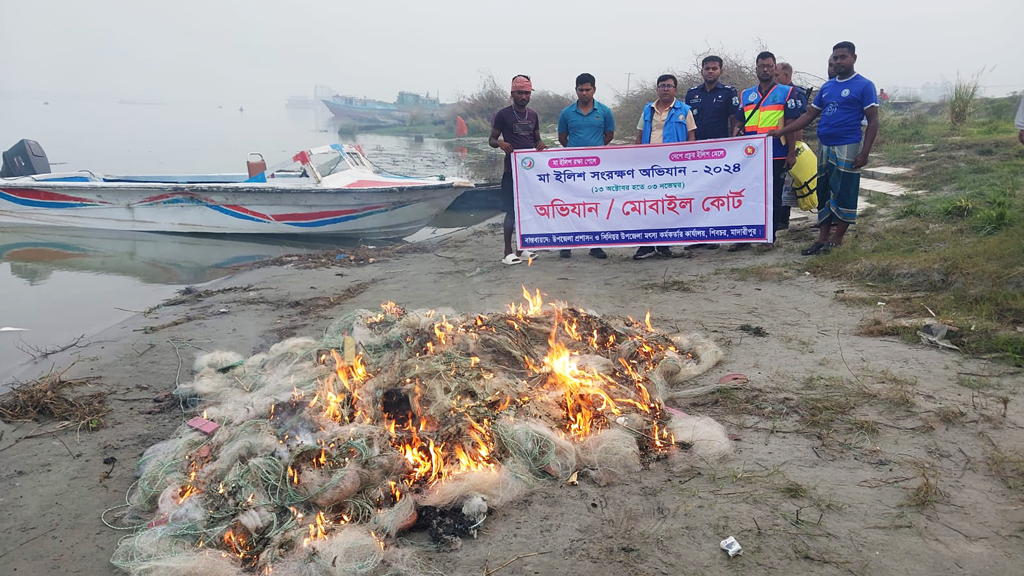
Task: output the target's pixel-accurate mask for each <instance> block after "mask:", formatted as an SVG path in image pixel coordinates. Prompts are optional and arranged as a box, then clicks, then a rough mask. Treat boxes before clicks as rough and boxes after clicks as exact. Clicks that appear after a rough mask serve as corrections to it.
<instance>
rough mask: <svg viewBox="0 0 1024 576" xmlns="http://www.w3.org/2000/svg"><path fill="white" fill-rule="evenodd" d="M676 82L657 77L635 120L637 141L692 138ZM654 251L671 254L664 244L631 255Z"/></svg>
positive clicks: (689, 115) (637, 257)
mask: <svg viewBox="0 0 1024 576" xmlns="http://www.w3.org/2000/svg"><path fill="white" fill-rule="evenodd" d="M678 84H679V82H678V81H677V80H676V77H675V76H673V75H671V74H662V75H661V76H658V99H657V100H655V101H654V102H651V103H649V104H647V105H645V106H644V111H643V114H641V115H640V121H639V122H637V125H636V129H637V130H638V131H639V133H638V134H637V135H636V143H637V144H668V143H670V142H689V141H693V140H696V139H697V137H696V131H697V123H696V122H695V121H694V120H693V113H692V112H691V111H690V107H689V106H687V105H686V104H684V103H683V102H680V101H679V100H676V87H677V86H678ZM655 254H658V255H660V256H665V257H668V258H671V257H672V250H671V249H670V248H669V247H668V246H657V247H655V248H652V247H650V246H641V247H639V248H637V249H636V254H633V259H634V260H643V259H644V258H650V257H651V256H654V255H655Z"/></svg>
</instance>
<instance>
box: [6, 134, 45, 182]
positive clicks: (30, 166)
mask: <svg viewBox="0 0 1024 576" xmlns="http://www.w3.org/2000/svg"><path fill="white" fill-rule="evenodd" d="M3 158H4V165H3V168H2V169H0V178H14V177H17V176H34V175H36V174H49V173H50V161H49V160H48V159H47V158H46V152H43V147H42V146H40V145H39V142H36V141H35V140H22V141H20V142H18V143H17V144H15V145H14V146H11V149H10V150H8V151H6V152H4V154H3Z"/></svg>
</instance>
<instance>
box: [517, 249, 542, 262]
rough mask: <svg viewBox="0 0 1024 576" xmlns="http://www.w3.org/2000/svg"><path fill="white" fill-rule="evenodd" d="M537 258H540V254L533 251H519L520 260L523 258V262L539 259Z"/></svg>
mask: <svg viewBox="0 0 1024 576" xmlns="http://www.w3.org/2000/svg"><path fill="white" fill-rule="evenodd" d="M537 256H539V254H537V253H536V252H534V251H532V250H520V251H519V258H521V259H523V260H535V259H536V258H537Z"/></svg>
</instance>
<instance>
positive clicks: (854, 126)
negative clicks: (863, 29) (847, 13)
mask: <svg viewBox="0 0 1024 576" xmlns="http://www.w3.org/2000/svg"><path fill="white" fill-rule="evenodd" d="M856 50H857V49H856V47H855V46H854V45H853V42H840V43H838V44H836V45H835V46H833V47H832V60H831V62H832V66H833V67H834V68H835V71H836V77H835V78H833V79H831V80H829V81H828V82H825V84H824V85H822V87H821V90H819V91H818V95H817V96H815V97H814V102H813V103H812V104H811V107H810V108H809V109H808V110H807V113H806V114H804V115H803V116H801V117H800V119H799V120H797V121H796V122H793V123H792V124H789V125H787V126H786V127H785V128H783V129H781V130H776V131H772V132H771V135H772V136H784V135H786V134H789V133H792V132H796V131H797V130H803V129H804V127H805V126H807V125H808V124H810V123H811V122H813V121H814V119H815V118H817V117H818V116H819V115H820V116H821V121H819V122H818V141H819V142H821V150H820V151H819V152H818V240H817V241H816V242H814V243H813V244H811V245H810V246H808V247H807V248H806V249H805V250H803V251H802V252H801V254H803V255H804V256H813V255H815V254H827V253H829V252H831V251H832V249H833V248H835V247H836V246H839V245H840V244H842V242H843V235H845V234H846V230H847V229H848V228H849V227H850V224H853V223H854V222H855V221H856V220H857V196H858V195H859V193H860V169H861V168H863V167H864V166H866V165H867V163H868V155H869V154H870V153H871V147H872V146H873V145H874V143H875V136H877V135H878V91H877V90H875V84H874V83H873V82H871V81H870V80H868V79H867V78H865V77H863V76H861V75H859V74H857V72H856V70H854V64H855V63H856V62H857V52H856ZM865 119H867V122H868V127H867V130H866V131H865V132H863V133H862V132H861V122H862V121H863V120H865ZM832 226H835V230H834V231H832V230H831V228H832Z"/></svg>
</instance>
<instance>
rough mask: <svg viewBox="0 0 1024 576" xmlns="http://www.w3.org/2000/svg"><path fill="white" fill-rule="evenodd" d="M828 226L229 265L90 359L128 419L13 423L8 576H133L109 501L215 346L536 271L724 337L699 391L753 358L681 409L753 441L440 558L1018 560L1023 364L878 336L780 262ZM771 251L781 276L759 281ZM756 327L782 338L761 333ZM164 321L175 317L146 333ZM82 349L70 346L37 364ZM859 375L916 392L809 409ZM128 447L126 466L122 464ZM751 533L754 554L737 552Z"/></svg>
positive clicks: (874, 568)
mask: <svg viewBox="0 0 1024 576" xmlns="http://www.w3.org/2000/svg"><path fill="white" fill-rule="evenodd" d="M809 238H810V231H808V230H806V229H804V230H791V231H789V232H788V233H786V234H784V235H782V236H781V240H780V243H779V245H778V246H777V248H776V249H775V250H773V251H770V252H764V253H762V252H760V251H746V252H740V253H733V254H730V253H727V252H726V251H725V250H716V251H708V250H703V249H699V250H695V251H692V252H689V253H688V254H690V255H692V257H690V258H676V259H672V260H666V259H653V258H652V259H649V260H645V261H640V262H635V261H633V260H631V259H630V256H631V255H632V252H633V251H632V250H630V249H617V250H610V251H609V253H610V258H609V259H608V260H606V261H597V260H594V259H593V258H590V257H589V256H588V255H587V254H586V252H585V251H576V253H574V255H573V258H572V259H570V260H563V259H559V258H558V257H557V255H556V254H555V253H549V254H544V255H543V256H542V257H541V258H539V259H538V260H537V261H535V262H534V263H533V265H532V266H529V267H528V266H526V265H525V264H523V265H519V266H512V267H509V266H505V265H503V264H501V263H500V262H499V260H500V258H501V239H500V230H499V229H498V228H497V227H496V226H494V225H488V226H484V227H480V228H478V229H476V230H470V231H464V232H462V233H459V234H456V235H454V236H453V237H450V238H448V239H445V240H443V241H440V242H437V243H434V244H432V245H431V246H429V249H428V250H426V251H423V252H411V253H406V254H402V255H400V256H398V257H397V258H395V259H391V260H384V261H376V262H375V263H373V264H369V265H366V266H360V267H352V268H340V267H329V268H319V269H309V270H300V269H297V268H294V267H287V266H278V267H269V268H260V269H255V270H251V271H248V272H244V273H241V274H238V275H236V276H232V277H230V278H226V279H222V280H219V281H217V282H215V283H213V284H212V285H210V286H206V288H215V289H216V288H230V287H240V286H252V288H251V289H249V290H235V291H226V292H223V293H221V294H218V295H216V296H212V297H210V298H207V299H200V300H198V301H195V302H191V303H186V304H181V305H175V306H165V307H161V308H159V309H157V310H155V311H153V312H152V313H149V314H147V315H141V314H139V315H135V316H133V317H131V318H129V319H128V320H126V321H124V322H122V323H120V324H118V325H116V326H114V327H112V328H110V329H107V330H105V331H103V332H102V333H100V334H98V335H96V336H95V337H93V338H92V339H91V340H92V342H93V343H91V344H89V345H87V346H86V347H85V348H83V349H79V350H76V351H75V352H76V354H77V356H78V357H79V360H78V362H77V364H75V366H74V367H73V368H72V369H71V371H69V372H68V374H67V376H68V377H84V376H97V377H98V380H97V381H96V382H95V383H94V387H95V389H97V390H107V391H110V392H111V395H110V396H109V398H108V400H107V403H108V405H109V406H110V407H111V408H112V409H113V411H112V412H111V413H110V414H109V415H108V416H107V417H106V418H105V424H106V427H104V428H102V429H100V430H99V431H97V432H93V433H89V432H87V431H85V430H80V431H79V430H76V429H75V427H71V428H67V429H64V430H61V431H58V432H55V433H53V434H42V435H38V436H35V437H32V438H27V439H23V440H22V438H24V437H25V436H27V435H30V434H33V433H38V432H40V431H45V430H49V429H52V428H54V427H55V426H56V423H43V424H41V425H40V424H39V423H35V422H30V423H24V424H21V425H18V424H13V425H12V424H2V425H0V431H2V437H0V459H2V462H3V465H2V466H0V506H2V510H3V513H4V514H3V520H2V521H0V562H2V564H0V566H3V568H2V569H0V573H3V574H29V575H35V574H47V573H65V574H89V575H104V574H117V573H118V571H117V570H116V569H115V568H114V567H113V566H111V565H110V564H109V562H108V560H109V558H110V555H111V554H112V553H113V551H114V549H115V547H116V544H117V540H118V539H119V538H120V537H122V536H124V535H125V533H124V532H117V531H114V530H111V529H108V528H106V527H105V526H104V525H103V524H102V523H101V522H100V514H101V513H102V512H103V511H104V510H105V509H107V508H110V507H113V506H117V505H118V504H121V503H123V502H124V495H125V492H126V490H127V489H128V487H129V485H130V484H131V483H132V481H133V470H134V467H135V464H136V462H137V459H138V457H139V456H140V455H141V454H142V452H143V451H144V450H145V449H146V448H147V447H149V446H150V445H152V444H155V443H156V442H159V441H161V440H164V439H166V438H168V437H169V436H171V434H172V433H173V432H174V430H175V429H176V428H177V426H178V425H179V424H180V423H181V421H182V416H183V415H182V413H181V411H180V410H179V409H178V407H177V405H174V406H172V407H170V409H168V410H167V411H164V412H160V413H156V414H147V413H143V411H149V410H151V409H152V408H153V407H154V402H153V398H154V397H155V396H157V395H158V394H160V393H162V392H169V391H171V390H173V389H174V387H175V383H176V381H181V380H185V379H189V378H190V376H191V375H190V366H191V364H192V361H193V359H194V357H195V356H196V355H197V354H199V353H201V351H203V350H215V349H223V350H233V351H236V352H239V353H241V354H243V355H249V354H253V353H256V352H260V351H264V350H266V349H267V348H268V347H270V346H271V345H272V344H274V343H276V342H278V341H280V340H282V339H283V338H286V337H289V336H293V335H312V336H317V335H319V334H321V333H322V331H323V329H324V328H325V327H326V326H327V325H328V324H329V323H330V322H331V321H332V320H333V319H334V318H336V317H338V316H340V315H342V314H343V313H344V312H346V311H349V310H352V309H355V308H368V309H372V308H376V307H377V306H378V305H379V304H380V303H381V302H382V301H385V300H393V301H395V302H397V303H399V304H400V305H402V306H404V307H407V308H414V309H415V308H441V307H445V306H448V307H451V308H454V309H456V310H458V311H461V312H466V313H474V312H488V311H494V310H499V309H502V308H504V306H505V305H506V304H507V303H509V302H512V301H519V300H520V299H521V293H522V286H523V285H525V286H526V287H528V288H534V287H536V288H540V290H541V291H542V292H543V293H545V294H546V295H547V296H546V300H548V301H551V300H565V301H567V302H569V303H571V304H573V305H577V306H580V307H583V308H586V309H590V310H593V311H596V312H600V313H607V314H616V315H627V314H628V315H632V316H634V317H642V316H643V315H644V313H645V312H646V311H647V310H648V309H650V310H651V313H652V321H653V323H654V324H655V326H659V327H664V328H666V329H669V330H671V331H673V332H676V331H680V332H687V331H697V332H701V333H703V334H705V335H707V336H708V337H710V338H711V339H713V340H714V341H715V342H717V343H718V344H719V345H720V346H722V348H723V349H724V351H725V358H724V360H723V361H722V363H721V364H720V365H719V366H717V367H715V368H714V369H712V370H711V371H710V372H709V373H707V374H705V375H703V376H702V377H701V378H700V379H699V381H698V382H697V384H706V383H712V382H714V381H717V379H718V378H719V377H721V376H722V375H724V374H728V373H733V372H738V373H742V374H745V375H747V376H749V378H750V382H749V384H748V386H747V389H746V390H745V391H743V392H742V393H740V394H737V395H731V396H729V397H725V396H720V395H716V396H712V397H703V398H696V399H693V400H692V401H690V402H689V403H681V404H679V405H678V406H676V407H677V408H680V409H683V410H685V411H687V412H691V413H698V414H708V415H711V416H713V417H715V418H716V419H719V421H721V422H722V423H723V424H725V425H726V428H727V429H728V430H729V432H730V433H731V434H732V435H733V437H734V438H735V440H736V451H735V454H734V455H733V456H732V457H730V458H729V459H727V460H725V461H722V462H716V463H710V462H701V461H699V460H694V459H692V458H689V457H687V455H686V454H685V453H678V454H676V455H674V456H673V457H671V458H669V459H667V460H664V461H659V462H655V463H653V464H652V465H651V466H650V468H649V469H647V470H644V471H642V472H640V473H638V474H636V476H635V478H633V479H632V481H631V482H629V483H627V484H624V485H618V486H607V487H598V486H596V485H594V484H591V483H587V482H582V483H581V484H580V485H579V486H566V485H560V484H557V483H551V484H548V485H545V486H544V487H542V488H541V489H539V490H537V491H535V492H533V493H531V494H529V495H527V496H526V497H525V498H524V499H523V500H522V501H521V502H519V503H518V504H516V505H512V506H507V507H505V508H503V509H500V510H497V511H496V512H495V513H493V514H492V515H491V516H490V517H489V518H488V519H487V521H486V522H485V524H484V530H483V533H482V534H481V536H480V538H479V539H477V540H469V541H466V542H465V543H464V545H463V546H462V549H461V550H459V551H456V552H451V553H442V552H421V553H420V554H421V558H422V559H424V560H425V561H426V562H427V563H429V564H430V565H432V566H433V567H434V568H435V569H436V570H437V573H443V574H481V573H483V572H484V570H485V567H489V568H492V569H493V568H497V567H498V566H500V565H502V564H504V563H505V562H506V561H507V560H509V559H512V558H514V557H516V556H518V555H521V554H529V553H533V552H546V553H545V554H540V555H536V556H530V557H525V558H521V559H519V560H517V561H515V562H513V563H511V564H509V565H508V566H507V567H505V568H503V569H502V571H501V574H502V576H513V575H532V574H564V573H573V574H577V573H583V574H593V575H595V576H603V575H609V576H610V575H613V574H615V575H618V574H637V575H641V574H642V575H647V574H651V575H655V574H681V573H696V574H733V573H737V572H742V573H751V574H768V573H778V574H789V573H795V572H798V571H799V572H805V573H810V574H851V573H852V574H855V575H861V576H863V575H867V574H886V573H903V574H950V575H952V574H980V573H985V574H1014V573H1019V567H1020V565H1021V557H1020V556H1021V552H1022V551H1024V544H1022V540H1021V536H1022V533H1021V526H1022V522H1024V509H1022V507H1021V497H1022V492H1021V487H1020V486H1019V485H1014V484H1013V483H1012V482H1005V481H1001V480H1000V479H999V478H997V477H995V476H994V475H993V473H992V472H993V467H992V463H993V456H994V455H996V454H1011V453H1012V451H1013V450H1015V449H1019V448H1017V447H1019V446H1021V445H1022V440H1024V433H1022V430H1024V428H1022V425H1024V413H1022V407H1021V403H1020V402H1019V401H1017V400H1016V396H1012V394H1014V393H1015V392H1014V390H1013V388H1012V387H1013V386H1018V387H1019V383H1020V376H1019V374H1010V375H1007V376H1002V377H989V375H992V374H1000V373H1004V372H1007V370H1008V369H1007V368H1006V367H1005V366H1000V365H994V364H991V363H986V362H984V361H981V360H969V359H965V358H963V357H961V356H958V355H955V354H951V353H947V352H943V351H939V350H936V349H931V348H925V347H923V346H920V345H909V344H906V343H904V342H901V341H899V340H897V339H893V338H869V337H863V336H858V335H857V327H858V325H859V324H860V322H861V321H862V319H863V318H864V317H866V316H870V315H873V314H876V313H877V311H876V310H875V309H873V308H865V307H854V306H851V305H848V304H844V303H843V302H841V301H839V300H840V299H843V298H849V297H850V296H851V295H853V294H854V293H855V289H854V288H852V287H850V286H843V285H840V284H837V283H834V282H829V281H823V280H820V279H817V278H814V277H812V276H809V275H805V274H804V273H803V272H802V271H799V272H797V273H795V274H791V273H788V272H786V271H785V270H783V269H782V268H781V267H779V266H778V265H780V264H785V263H789V262H798V261H800V260H801V258H802V257H801V256H799V253H798V252H799V249H800V248H801V247H803V245H804V244H806V242H805V240H807V239H809ZM754 266H759V267H761V268H759V269H757V273H756V274H751V273H749V272H750V271H751V270H752V268H751V267H754ZM737 269H740V271H737ZM744 270H745V271H746V272H744ZM356 287H358V288H356ZM840 291H842V292H840ZM332 296H333V297H334V298H333V299H332V298H331V297H332ZM222 310H226V312H222ZM826 311H827V312H826ZM183 318H186V319H188V320H186V321H183V322H181V323H177V324H174V323H175V322H176V321H177V320H180V319H183ZM170 324H174V325H170ZM744 324H747V325H750V326H751V327H761V328H763V330H764V331H765V332H767V335H766V336H761V337H758V336H752V335H751V334H750V333H749V332H745V331H741V330H740V329H739V328H740V326H741V325H744ZM161 325H169V326H168V327H166V328H163V329H159V330H157V331H155V332H153V331H152V328H151V329H150V330H151V333H146V332H145V331H143V329H144V327H147V326H149V327H155V326H161ZM71 360H72V357H71V355H70V353H66V354H61V355H56V356H52V357H50V358H48V359H47V360H46V361H45V364H44V363H40V364H36V365H34V366H30V367H28V368H27V369H26V371H24V372H23V373H22V374H21V377H22V379H26V378H32V377H35V376H38V375H39V374H40V373H41V372H44V371H45V370H46V369H48V368H49V367H50V365H57V366H64V365H67V364H69V363H70V362H71ZM962 374H976V375H985V376H983V377H982V376H979V377H974V376H972V377H971V378H975V380H977V381H981V382H982V384H984V388H983V389H981V390H972V389H969V388H967V387H964V386H963V385H962V384H963V383H964V382H965V381H964V380H963V376H962ZM839 381H842V382H846V383H848V384H849V386H850V387H851V388H836V390H837V392H836V394H835V396H836V397H842V392H841V391H842V390H856V389H857V388H856V387H857V386H865V387H870V388H872V389H876V390H879V391H883V392H885V393H886V394H890V392H893V391H901V392H903V393H904V396H903V397H902V399H900V401H896V400H897V399H893V398H895V396H893V397H892V398H890V396H884V397H883V395H881V394H880V395H879V396H878V399H879V401H878V402H874V401H872V402H865V403H862V404H858V405H854V406H848V407H847V412H846V413H845V414H846V416H848V417H849V420H850V422H852V421H856V422H860V423H862V425H861V427H860V428H857V429H856V430H855V429H854V428H851V427H850V426H849V425H848V424H849V422H847V421H846V420H843V419H841V418H837V419H835V420H833V421H827V420H825V419H823V418H822V417H819V418H817V419H811V418H809V416H815V415H818V416H821V415H820V414H818V413H816V412H814V411H815V407H814V404H813V403H807V402H804V401H803V400H805V399H806V398H808V397H811V396H814V397H818V396H820V395H821V393H822V390H827V389H828V387H829V386H831V385H834V384H835V383H836V382H839ZM972 381H973V380H972ZM980 386H981V385H980V384H979V387H980ZM1008 391H1009V392H1008ZM1004 394H1010V395H1011V396H1012V399H1011V401H1010V402H1009V403H1008V404H1007V405H1006V407H1005V409H1004V406H1003V404H1001V403H1000V402H999V401H998V400H997V399H996V397H997V396H999V395H1004ZM823 397H825V398H827V396H823ZM833 399H835V398H833ZM886 399H890V400H892V401H889V400H886ZM954 407H955V408H956V409H957V410H959V412H952V411H951V410H952V408H954ZM1004 410H1005V416H1004V415H1003V414H1004ZM958 414H962V416H961V415H958ZM1018 454H1019V452H1018ZM107 457H115V458H117V463H116V464H115V465H114V467H113V470H112V472H111V473H110V474H109V476H107V475H106V472H107V471H108V469H109V468H110V466H107V465H104V464H103V460H104V458H107ZM1011 463H1012V460H1011ZM925 477H926V478H929V479H930V481H931V482H934V483H936V485H937V488H938V492H935V493H929V494H931V495H932V496H933V498H932V499H931V501H925V502H923V504H922V502H921V501H920V500H915V494H917V495H920V490H919V488H920V486H921V485H922V483H923V480H922V478H925ZM914 503H917V505H915V504H914ZM730 535H731V536H735V537H736V539H737V540H738V541H739V542H740V543H741V544H742V546H743V548H744V553H743V555H742V556H739V557H736V558H732V559H729V558H728V557H727V556H726V555H725V553H724V552H723V551H722V550H720V549H719V547H718V545H719V542H720V541H721V540H722V539H724V538H726V537H727V536H730ZM1014 566H1017V568H1014Z"/></svg>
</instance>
